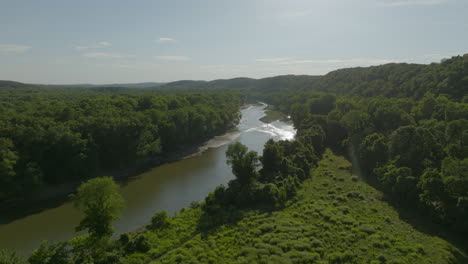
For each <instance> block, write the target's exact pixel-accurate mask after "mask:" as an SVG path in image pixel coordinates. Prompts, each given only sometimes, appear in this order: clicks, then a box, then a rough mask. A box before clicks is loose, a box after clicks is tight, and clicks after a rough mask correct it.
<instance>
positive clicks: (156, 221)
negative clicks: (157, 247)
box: [149, 210, 171, 230]
mask: <svg viewBox="0 0 468 264" xmlns="http://www.w3.org/2000/svg"><path fill="white" fill-rule="evenodd" d="M170 220H171V219H170V217H169V215H168V214H167V212H166V211H165V210H162V211H159V212H157V213H155V214H154V215H153V217H152V218H151V224H150V225H149V229H153V230H161V229H165V228H167V227H169V226H170V225H171V221H170Z"/></svg>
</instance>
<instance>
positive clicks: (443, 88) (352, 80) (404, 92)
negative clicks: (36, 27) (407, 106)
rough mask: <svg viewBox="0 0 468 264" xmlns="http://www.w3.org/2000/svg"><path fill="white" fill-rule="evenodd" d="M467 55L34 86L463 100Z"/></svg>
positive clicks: (13, 84) (466, 91)
mask: <svg viewBox="0 0 468 264" xmlns="http://www.w3.org/2000/svg"><path fill="white" fill-rule="evenodd" d="M467 75H468V54H465V55H463V56H454V57H452V58H450V59H444V60H442V61H441V62H440V63H432V64H429V65H426V64H408V63H389V64H385V65H379V66H371V67H356V68H346V69H339V70H335V71H332V72H329V73H328V74H326V75H323V76H312V75H280V76H274V77H268V78H262V79H252V78H245V77H239V78H233V79H220V80H214V81H193V80H181V81H175V82H170V83H157V82H146V83H123V84H103V85H94V84H73V85H38V87H48V88H50V87H60V88H71V87H75V88H82V89H87V88H89V89H94V90H96V91H100V92H131V91H130V90H129V89H139V90H138V92H156V93H176V92H205V91H216V90H238V91H242V92H249V93H251V94H259V95H261V94H263V93H266V92H268V93H275V92H285V91H291V90H292V91H295V90H297V91H305V90H315V91H323V92H331V93H336V94H343V95H350V94H352V95H359V96H364V97H369V96H378V95H381V96H385V97H407V96H411V97H412V96H414V97H417V98H421V97H422V96H423V95H424V94H425V93H426V92H432V93H434V94H445V95H447V96H449V97H451V98H452V99H462V98H464V97H465V96H466V95H467V94H468V77H466V76H467ZM5 87H7V88H20V87H23V88H24V87H27V88H32V87H34V85H31V84H22V83H18V82H11V81H0V88H5Z"/></svg>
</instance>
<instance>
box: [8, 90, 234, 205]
mask: <svg viewBox="0 0 468 264" xmlns="http://www.w3.org/2000/svg"><path fill="white" fill-rule="evenodd" d="M29 89H31V90H29ZM28 91H31V93H30V92H28ZM12 94H14V95H15V96H12ZM241 100H242V99H241V97H240V96H239V95H238V94H234V93H228V92H223V93H204V94H195V93H192V94H177V95H139V94H102V93H97V92H93V91H85V90H79V91H76V90H68V91H67V90H63V89H58V90H54V89H51V88H48V89H45V90H43V89H40V88H37V89H34V88H24V87H23V88H20V90H19V91H17V92H16V93H12V92H11V90H9V89H5V90H2V92H1V93H0V201H3V200H6V199H9V198H18V197H20V196H25V195H27V194H28V193H29V192H30V191H32V190H36V189H38V188H39V187H40V186H43V185H52V184H59V183H66V182H72V181H82V180H85V179H88V178H90V177H94V176H97V175H99V174H100V173H102V172H106V171H109V170H113V169H120V168H126V167H128V166H131V165H134V164H135V163H136V162H139V161H142V160H145V159H151V160H158V159H161V157H163V156H164V154H165V153H168V152H171V151H175V150H178V149H179V148H180V147H181V146H184V145H187V144H193V143H199V142H202V141H203V140H205V139H207V138H208V137H210V136H212V135H215V134H219V133H222V132H224V131H226V130H227V129H229V128H232V127H233V126H234V125H235V124H236V123H237V122H238V120H239V117H240V116H239V107H240V105H241Z"/></svg>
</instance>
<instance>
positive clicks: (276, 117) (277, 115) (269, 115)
mask: <svg viewBox="0 0 468 264" xmlns="http://www.w3.org/2000/svg"><path fill="white" fill-rule="evenodd" d="M260 121H262V122H263V123H266V124H269V123H273V122H275V121H283V122H288V121H290V118H289V117H288V116H287V115H286V114H285V113H283V112H280V111H278V110H276V108H275V107H274V106H272V105H268V106H267V107H266V108H265V116H264V117H262V118H260Z"/></svg>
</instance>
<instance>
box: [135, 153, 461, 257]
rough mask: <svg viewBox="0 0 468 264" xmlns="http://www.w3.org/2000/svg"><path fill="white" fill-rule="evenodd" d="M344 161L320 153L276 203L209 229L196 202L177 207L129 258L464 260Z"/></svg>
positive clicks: (456, 250)
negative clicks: (290, 193) (202, 228)
mask: <svg viewBox="0 0 468 264" xmlns="http://www.w3.org/2000/svg"><path fill="white" fill-rule="evenodd" d="M350 166H351V164H350V163H349V162H348V161H346V160H345V159H344V158H342V157H337V156H334V155H333V154H332V153H331V152H330V151H327V152H326V154H325V155H324V158H323V160H322V161H321V162H320V165H319V167H318V168H317V169H315V170H314V171H313V173H312V178H311V179H309V180H306V181H305V182H304V183H303V188H302V189H301V190H300V191H299V193H298V195H297V197H296V198H295V199H293V200H292V201H289V202H288V203H287V205H286V206H285V207H284V208H283V209H280V210H277V211H261V210H247V211H243V212H242V214H243V217H242V218H241V220H239V221H238V222H236V223H232V224H226V225H223V226H220V227H217V228H215V229H213V230H210V231H209V232H199V231H197V229H196V226H197V224H198V221H199V220H200V217H201V210H200V208H190V209H186V210H183V211H182V212H181V213H180V214H178V215H176V216H175V217H174V219H173V220H172V221H173V223H172V225H171V227H170V228H168V229H166V230H163V231H158V232H156V231H155V232H153V231H146V232H144V233H142V234H139V236H143V235H145V236H147V237H148V241H149V243H150V245H151V249H149V250H148V251H147V252H146V253H144V254H143V253H135V254H133V255H132V256H129V259H128V263H147V262H150V263H154V264H156V263H323V264H325V263H329V264H335V263H359V264H361V263H372V264H378V263H382V264H383V263H393V264H397V263H408V264H410V263H411V264H413V263H441V264H442V263H466V256H464V255H463V253H462V252H461V251H460V250H459V249H457V248H456V247H455V246H453V245H451V244H450V243H449V242H447V241H445V240H443V239H441V238H438V237H435V236H430V235H427V234H424V233H421V232H419V231H417V230H415V229H414V228H413V227H412V226H411V225H410V224H408V223H406V222H404V221H402V220H400V219H399V217H398V212H397V211H396V210H395V209H394V208H392V207H391V206H390V205H388V204H387V203H386V202H383V201H382V200H381V199H382V193H380V192H379V191H377V190H375V189H374V188H372V187H371V186H369V185H367V184H365V183H363V182H360V181H356V178H355V177H354V178H353V175H351V173H350V170H349V168H350Z"/></svg>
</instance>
